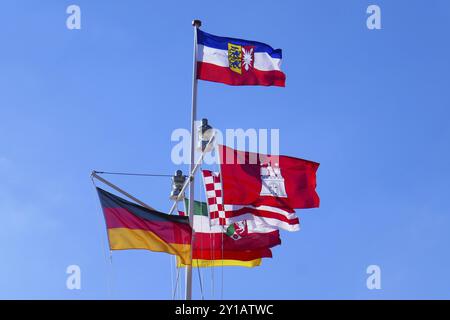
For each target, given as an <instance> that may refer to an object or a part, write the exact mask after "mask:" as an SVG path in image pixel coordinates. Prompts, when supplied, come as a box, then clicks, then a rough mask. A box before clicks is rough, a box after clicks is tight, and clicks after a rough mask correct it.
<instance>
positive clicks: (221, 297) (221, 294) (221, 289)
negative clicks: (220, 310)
mask: <svg viewBox="0 0 450 320" xmlns="http://www.w3.org/2000/svg"><path fill="white" fill-rule="evenodd" d="M222 228H223V230H222V270H221V271H222V285H221V288H220V299H221V300H223V272H224V269H223V267H224V266H223V234H224V233H225V228H224V227H223V226H222Z"/></svg>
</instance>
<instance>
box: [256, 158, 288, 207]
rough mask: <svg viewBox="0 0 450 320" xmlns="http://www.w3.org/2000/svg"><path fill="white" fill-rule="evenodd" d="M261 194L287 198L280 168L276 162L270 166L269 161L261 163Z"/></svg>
mask: <svg viewBox="0 0 450 320" xmlns="http://www.w3.org/2000/svg"><path fill="white" fill-rule="evenodd" d="M261 182H262V185H261V193H260V195H261V196H272V197H280V198H287V193H286V188H285V186H284V178H283V177H282V176H281V169H280V167H279V165H278V163H275V165H274V166H273V167H272V166H271V164H270V161H269V163H268V164H267V166H265V164H262V165H261Z"/></svg>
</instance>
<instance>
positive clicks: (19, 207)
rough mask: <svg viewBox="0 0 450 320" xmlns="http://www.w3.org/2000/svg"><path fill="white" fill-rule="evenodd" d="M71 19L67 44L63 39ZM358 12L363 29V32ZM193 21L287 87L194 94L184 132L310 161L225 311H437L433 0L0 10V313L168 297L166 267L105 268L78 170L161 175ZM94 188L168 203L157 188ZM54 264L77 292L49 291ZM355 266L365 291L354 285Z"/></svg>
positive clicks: (438, 181)
mask: <svg viewBox="0 0 450 320" xmlns="http://www.w3.org/2000/svg"><path fill="white" fill-rule="evenodd" d="M72 3H75V4H78V5H79V6H80V7H81V11H82V30H79V31H70V30H68V29H67V28H66V25H65V20H66V17H67V15H66V13H65V11H66V7H67V6H68V5H70V4H72ZM369 4H378V5H380V7H381V10H382V30H375V31H370V30H368V29H367V27H366V17H367V15H366V13H365V12H366V8H367V6H368V5H369ZM193 18H200V19H201V20H202V21H203V29H204V30H205V31H207V32H210V33H213V34H217V35H223V36H230V37H240V38H247V39H251V40H259V41H263V42H266V43H269V44H271V45H272V46H274V47H279V48H282V49H283V56H284V57H283V70H284V71H285V73H286V75H287V86H286V88H275V87H272V88H265V87H229V86H225V85H221V84H215V83H207V82H200V83H199V116H201V117H208V118H209V119H210V121H211V123H212V124H213V125H214V126H215V127H217V128H219V129H221V130H224V129H226V128H279V129H280V136H281V137H280V139H281V153H283V154H287V155H292V156H297V157H302V158H306V159H311V160H314V161H318V162H320V163H321V166H320V169H319V172H318V192H319V194H320V197H321V207H320V208H319V209H313V210H305V211H298V215H299V216H300V218H301V221H302V230H301V231H300V232H298V233H287V232H283V234H282V240H283V244H282V245H281V246H279V247H277V248H275V249H274V258H273V260H265V261H264V264H263V266H262V267H260V268H255V269H245V268H227V269H225V270H224V274H223V277H224V278H223V279H224V283H225V286H224V292H223V296H224V298H228V299H232V298H236V299H243V298H248V299H253V298H255V299H259V298H261V299H272V298H273V299H309V298H319V299H322V298H324V299H329V298H344V299H347V298H349V299H380V298H387V299H391V298H405V299H409V298H447V299H448V298H450V290H449V289H450V274H449V272H448V269H449V265H450V252H449V250H448V245H449V243H450V233H449V228H450V217H449V213H450V203H449V201H448V200H449V191H450V182H449V181H450V148H449V140H450V126H449V125H448V123H449V118H450V111H449V107H450V94H449V91H448V90H449V84H450V76H449V74H450V62H449V57H450V44H449V40H448V39H449V31H450V27H449V21H450V4H449V3H448V1H444V0H441V1H438V0H436V1H425V0H422V1H406V0H405V1H343V0H341V1H331V0H330V1H316V0H315V1H312V0H311V1H282V2H281V1H280V2H277V3H275V2H273V1H241V2H238V3H236V2H223V3H222V2H218V1H183V2H181V1H179V2H176V1H100V0H96V1H87V0H77V1H63V0H60V1H56V0H55V1H31V0H29V1H22V0H20V1H19V0H14V1H13V0H9V1H2V4H1V6H0V23H1V27H0V39H1V50H0V88H1V90H0V121H1V125H0V216H1V221H2V228H1V229H2V231H1V232H0V298H44V299H45V298H58V299H59V298H61V299H80V298H84V299H92V298H101V299H103V298H113V299H116V298H133V299H134V298H136V299H169V298H170V295H171V282H170V281H171V280H170V275H171V272H170V259H169V256H168V255H165V254H160V253H152V252H145V251H128V252H117V253H114V254H113V263H112V265H110V264H109V262H108V259H107V258H106V256H107V254H106V243H105V241H106V233H105V228H104V223H103V220H102V216H101V211H100V207H99V203H98V199H97V195H96V193H95V190H94V189H93V186H92V184H91V181H90V179H89V173H90V171H91V170H92V169H98V170H111V171H135V172H157V173H169V174H170V173H172V172H173V171H174V170H175V169H177V167H176V166H175V165H174V164H172V162H171V159H170V151H171V148H172V147H173V145H174V143H172V142H171V141H170V135H171V133H172V131H173V130H174V129H176V128H188V126H189V117H190V90H191V69H192V27H191V25H190V22H191V20H192V19H193ZM182 169H186V167H183V168H182ZM112 180H113V181H114V182H116V183H118V184H119V185H121V186H123V187H126V188H127V190H129V191H130V192H132V193H134V194H136V195H137V196H139V197H141V198H142V199H145V200H146V201H147V202H148V203H150V204H151V205H152V206H155V207H157V208H158V209H160V210H168V208H169V206H170V202H169V200H168V193H169V191H170V182H169V181H168V180H167V179H164V178H153V179H149V178H117V177H114V178H112ZM71 264H77V265H79V266H80V267H81V270H82V290H80V291H76V290H75V291H69V290H67V289H66V286H65V282H66V277H67V275H66V273H65V271H66V267H67V266H68V265H71ZM371 264H377V265H379V266H380V267H381V271H382V277H381V281H382V290H378V291H377V290H368V289H367V288H366V278H367V275H366V268H367V266H368V265H371ZM203 272H204V273H205V282H206V283H205V285H206V289H205V290H206V293H207V297H212V294H211V279H210V278H211V274H210V271H203ZM221 276H222V275H221V270H220V269H216V270H215V278H216V281H215V283H216V292H215V294H216V295H215V297H218V296H220V283H221V281H222V280H221V279H222V278H221ZM194 280H195V281H194V296H195V297H197V298H198V297H199V288H198V281H197V278H195V279H194Z"/></svg>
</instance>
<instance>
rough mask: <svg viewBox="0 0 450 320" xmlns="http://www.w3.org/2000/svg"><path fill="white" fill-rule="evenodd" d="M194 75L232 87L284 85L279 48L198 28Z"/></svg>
mask: <svg viewBox="0 0 450 320" xmlns="http://www.w3.org/2000/svg"><path fill="white" fill-rule="evenodd" d="M197 45H198V47H197V78H198V79H201V80H207V81H214V82H221V83H225V84H229V85H234V86H243V85H259V86H278V87H284V86H285V82H286V75H285V74H284V73H283V72H282V71H281V69H280V65H281V49H273V48H272V47H271V46H269V45H267V44H265V43H261V42H256V41H248V40H242V39H234V38H226V37H218V36H214V35H212V34H209V33H206V32H203V31H201V30H197Z"/></svg>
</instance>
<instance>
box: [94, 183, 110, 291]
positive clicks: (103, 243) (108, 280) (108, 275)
mask: <svg viewBox="0 0 450 320" xmlns="http://www.w3.org/2000/svg"><path fill="white" fill-rule="evenodd" d="M91 181H92V184H93V185H94V188H95V189H96V192H97V185H96V184H95V180H94V177H92V176H91ZM97 221H98V224H99V228H100V229H102V228H103V224H102V221H103V220H102V216H101V215H100V216H99V219H98V220H97ZM100 239H101V240H100V241H101V245H102V250H103V256H104V258H105V260H106V261H108V262H109V263H108V267H107V268H106V269H107V275H106V286H107V290H108V296H109V297H110V298H112V295H113V265H112V250H109V255H108V254H107V253H106V245H105V239H104V237H100ZM108 245H109V244H108Z"/></svg>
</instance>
